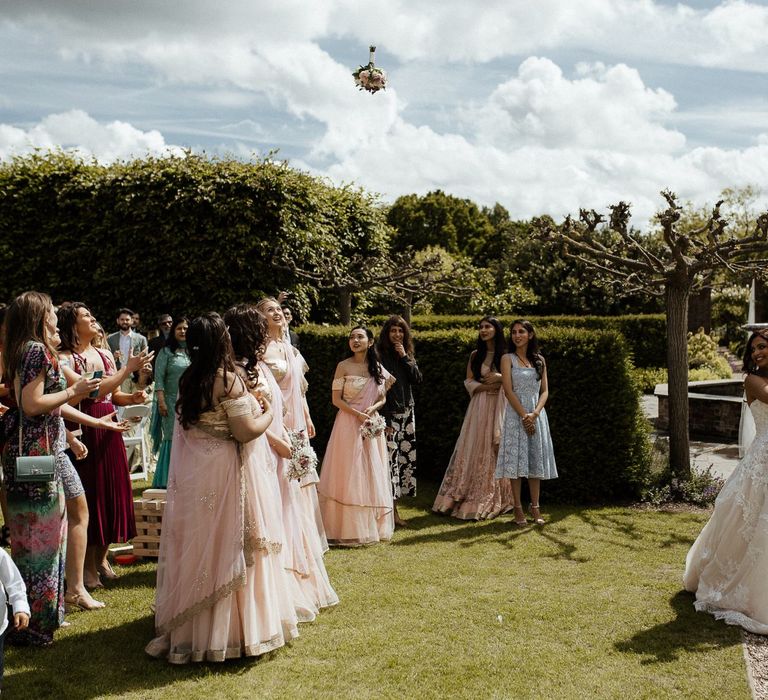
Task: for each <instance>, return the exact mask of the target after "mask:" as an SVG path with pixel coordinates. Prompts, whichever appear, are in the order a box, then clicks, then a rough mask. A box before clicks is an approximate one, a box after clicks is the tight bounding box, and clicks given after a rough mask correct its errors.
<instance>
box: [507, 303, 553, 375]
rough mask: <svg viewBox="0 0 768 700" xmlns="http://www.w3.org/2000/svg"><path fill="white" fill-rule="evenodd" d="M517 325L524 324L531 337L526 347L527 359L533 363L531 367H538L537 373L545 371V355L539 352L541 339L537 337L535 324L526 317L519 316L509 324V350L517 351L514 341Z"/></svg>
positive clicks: (511, 351) (540, 373) (513, 352)
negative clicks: (514, 331) (513, 334)
mask: <svg viewBox="0 0 768 700" xmlns="http://www.w3.org/2000/svg"><path fill="white" fill-rule="evenodd" d="M515 326H522V327H523V328H525V330H527V331H528V333H530V334H531V337H530V338H529V339H528V347H527V348H526V349H525V359H526V360H528V362H530V363H531V367H533V368H535V369H536V374H538V375H539V379H541V375H542V374H543V373H544V357H542V355H541V353H540V352H539V339H538V338H537V337H536V331H535V330H533V324H532V323H531V322H530V321H526V320H525V319H524V318H518V319H515V320H514V321H512V323H510V324H509V344H508V346H507V347H508V348H509V352H510V353H512V354H513V355H514V354H515V353H516V352H517V346H516V345H515V344H514V342H512V329H513V328H514V327H515Z"/></svg>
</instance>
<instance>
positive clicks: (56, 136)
mask: <svg viewBox="0 0 768 700" xmlns="http://www.w3.org/2000/svg"><path fill="white" fill-rule="evenodd" d="M55 148H62V149H65V150H72V151H75V152H77V153H79V154H80V155H82V156H83V157H85V158H89V157H94V158H96V159H97V160H99V161H101V162H104V163H109V162H111V161H114V160H120V159H126V158H131V157H140V156H144V155H147V154H153V155H163V154H167V153H172V152H175V153H181V152H182V151H181V149H180V148H178V147H176V146H169V145H167V144H166V143H165V139H164V138H163V136H162V134H161V133H160V132H159V131H156V130H151V131H141V130H140V129H137V128H135V127H134V126H132V125H131V124H128V123H126V122H123V121H113V122H109V123H108V124H100V123H99V122H97V121H96V120H95V119H93V117H91V116H90V115H88V114H86V113H85V112H83V111H82V110H78V109H73V110H70V111H68V112H62V113H59V114H51V115H49V116H47V117H45V118H44V119H43V120H41V121H40V122H39V123H38V124H35V125H34V126H32V127H30V128H29V129H26V130H25V129H20V128H18V127H14V126H10V125H8V124H0V159H6V158H9V157H10V156H13V155H21V154H23V153H28V152H30V151H33V150H35V149H43V150H48V149H55Z"/></svg>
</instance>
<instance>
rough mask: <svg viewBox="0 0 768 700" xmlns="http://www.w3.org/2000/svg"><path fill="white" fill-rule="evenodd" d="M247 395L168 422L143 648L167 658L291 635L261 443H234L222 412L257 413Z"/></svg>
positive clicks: (250, 651)
mask: <svg viewBox="0 0 768 700" xmlns="http://www.w3.org/2000/svg"><path fill="white" fill-rule="evenodd" d="M260 411H261V409H260V407H259V404H258V402H257V401H256V399H254V398H253V397H252V396H250V395H248V394H246V395H244V396H242V397H240V398H237V399H230V400H228V401H223V402H222V403H221V404H219V405H218V406H217V407H216V408H215V409H214V410H212V411H207V412H205V413H203V414H201V416H200V420H199V421H198V423H197V424H196V425H195V426H194V427H191V428H189V429H187V430H184V429H183V428H182V427H181V425H180V424H179V423H178V421H177V423H176V427H175V433H174V437H173V444H172V447H171V469H170V473H169V479H168V491H167V502H166V506H165V511H164V513H163V530H162V536H161V541H160V558H159V561H158V569H157V592H156V599H155V600H156V602H155V610H156V613H155V629H156V632H157V635H158V636H157V637H156V638H155V639H153V640H152V641H151V642H150V643H149V644H148V645H147V647H146V651H147V653H148V654H150V655H151V656H154V657H156V658H165V659H167V660H168V661H169V662H170V663H176V664H184V663H188V662H190V661H224V660H225V659H229V658H237V657H240V656H258V655H260V654H264V653H266V652H268V651H272V650H273V649H277V648H278V647H281V646H283V645H284V644H285V642H286V641H287V640H290V639H293V638H294V637H296V636H298V631H297V629H296V623H297V620H296V614H295V610H294V606H293V600H292V599H291V596H290V582H289V580H288V577H287V574H286V571H285V569H284V568H283V564H282V558H281V549H282V540H283V538H284V535H283V532H282V519H281V516H280V513H279V500H277V499H279V494H277V493H276V491H277V484H276V483H275V480H274V473H273V472H272V474H270V472H271V471H272V470H273V463H272V462H271V460H270V459H269V445H268V444H267V442H266V437H265V436H263V435H262V436H261V437H259V438H257V439H256V440H252V441H251V442H249V443H246V444H244V445H240V444H239V443H237V442H236V441H235V440H234V439H233V438H232V436H231V434H230V432H229V426H228V421H227V417H228V416H230V417H234V416H240V415H248V414H249V413H252V414H254V415H258V414H259V413H260Z"/></svg>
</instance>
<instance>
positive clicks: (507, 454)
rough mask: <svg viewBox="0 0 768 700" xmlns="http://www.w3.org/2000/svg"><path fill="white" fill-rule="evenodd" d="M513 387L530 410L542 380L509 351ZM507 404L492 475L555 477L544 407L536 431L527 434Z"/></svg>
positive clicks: (532, 368)
mask: <svg viewBox="0 0 768 700" xmlns="http://www.w3.org/2000/svg"><path fill="white" fill-rule="evenodd" d="M512 389H513V391H514V392H515V396H517V398H518V399H519V400H520V403H521V404H522V405H523V408H525V410H526V411H527V412H533V410H534V409H535V408H536V404H537V403H538V401H539V392H540V391H541V379H540V378H539V375H538V373H537V372H536V368H535V367H523V366H522V365H521V364H520V360H519V358H518V357H517V355H515V354H512ZM506 403H507V407H506V410H505V412H504V424H503V427H502V431H501V443H500V445H499V456H498V458H497V459H496V474H495V477H496V478H497V479H519V478H520V477H525V478H527V479H557V466H556V464H555V451H554V448H553V447H552V436H551V435H550V433H549V421H548V420H547V412H546V410H545V409H542V410H541V413H540V414H539V417H538V418H537V419H536V432H534V434H533V435H528V433H526V432H525V428H524V427H523V422H522V421H521V420H520V416H518V415H517V413H516V412H515V410H514V409H513V408H512V407H511V406H510V405H509V402H506Z"/></svg>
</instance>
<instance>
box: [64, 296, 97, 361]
mask: <svg viewBox="0 0 768 700" xmlns="http://www.w3.org/2000/svg"><path fill="white" fill-rule="evenodd" d="M80 309H87V310H88V311H90V309H88V306H87V305H86V304H83V302H82V301H65V302H64V303H63V304H62V305H61V306H59V309H58V311H57V312H56V316H57V318H58V319H59V338H61V345H60V347H61V349H62V350H64V351H65V352H74V351H75V349H76V348H77V346H78V345H80V338H79V337H78V336H77V314H78V312H79V311H80Z"/></svg>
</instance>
